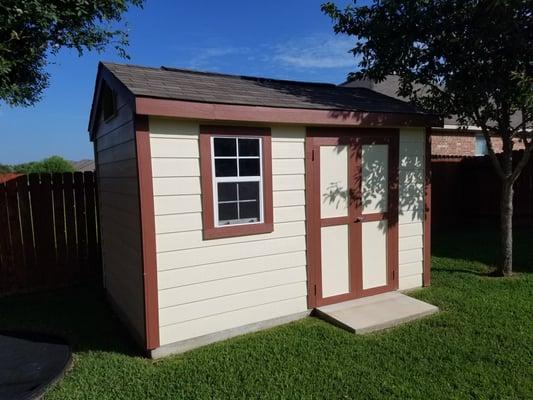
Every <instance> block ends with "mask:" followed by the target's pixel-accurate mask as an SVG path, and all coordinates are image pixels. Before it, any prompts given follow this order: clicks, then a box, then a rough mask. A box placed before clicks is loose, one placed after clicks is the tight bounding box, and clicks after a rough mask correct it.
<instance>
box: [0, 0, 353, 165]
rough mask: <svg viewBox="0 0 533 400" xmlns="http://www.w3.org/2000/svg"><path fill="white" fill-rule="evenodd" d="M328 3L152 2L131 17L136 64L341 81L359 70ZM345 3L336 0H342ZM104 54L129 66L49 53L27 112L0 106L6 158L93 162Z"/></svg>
mask: <svg viewBox="0 0 533 400" xmlns="http://www.w3.org/2000/svg"><path fill="white" fill-rule="evenodd" d="M322 2H323V0H269V1H263V2H257V1H250V0H234V1H233V0H228V1H216V0H210V1H209V0H196V1H187V2H185V1H162V0H147V2H146V4H145V7H144V9H131V10H130V11H129V12H128V13H127V14H126V15H125V16H124V20H125V21H127V23H128V26H129V30H130V47H129V48H128V53H129V55H130V57H131V60H129V61H127V62H130V63H134V64H141V65H150V66H156V67H158V66H161V65H166V66H174V67H185V68H194V69H199V70H206V71H218V72H225V73H235V74H245V75H258V76H266V77H272V78H281V79H296V80H310V81H323V82H332V83H340V82H342V81H343V80H344V79H345V78H346V75H347V74H348V72H350V71H353V70H354V69H355V68H356V67H355V65H356V62H355V59H354V57H353V56H352V55H351V54H349V53H348V50H349V49H350V48H351V47H353V42H354V41H353V39H350V38H348V37H345V36H336V35H335V34H334V33H333V30H332V22H331V20H330V19H329V18H328V17H327V16H325V15H323V14H322V13H321V11H320V4H321V3H322ZM345 3H346V0H343V1H340V0H337V4H345ZM99 60H107V61H116V62H126V61H125V60H122V59H120V58H119V57H118V56H117V55H116V54H115V53H114V52H113V51H112V50H111V49H110V50H109V51H106V52H105V53H103V54H96V53H94V54H93V53H88V54H85V55H84V56H83V57H81V58H78V57H77V55H76V53H74V52H72V51H63V52H61V53H60V54H59V55H58V56H57V57H54V58H52V59H51V61H53V64H52V65H50V66H49V68H48V71H49V72H50V74H51V81H50V87H49V88H48V89H47V90H46V92H45V93H44V96H43V99H42V100H41V102H39V103H38V104H37V105H36V106H34V107H31V108H9V107H7V106H6V105H5V104H2V103H0V143H1V145H0V163H4V164H13V163H19V162H26V161H31V160H36V159H42V158H44V157H48V156H50V155H54V154H58V155H61V156H63V157H65V158H67V159H71V160H78V159H82V158H93V150H92V143H90V141H89V138H88V134H87V123H88V115H89V110H90V106H91V100H92V92H93V87H94V79H95V76H96V69H97V64H98V61H99Z"/></svg>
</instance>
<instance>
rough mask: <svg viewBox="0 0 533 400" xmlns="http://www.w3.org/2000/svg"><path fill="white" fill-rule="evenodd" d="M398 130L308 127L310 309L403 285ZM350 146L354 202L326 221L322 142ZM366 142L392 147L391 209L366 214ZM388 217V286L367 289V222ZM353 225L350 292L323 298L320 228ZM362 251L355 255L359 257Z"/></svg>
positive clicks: (389, 206)
mask: <svg viewBox="0 0 533 400" xmlns="http://www.w3.org/2000/svg"><path fill="white" fill-rule="evenodd" d="M398 142H399V130H398V129H373V128H369V129H350V128H308V129H307V137H306V144H305V147H306V204H307V207H306V218H307V265H308V305H309V307H310V308H314V307H318V306H323V305H327V304H334V303H339V302H342V301H347V300H352V299H356V298H360V297H365V296H371V295H374V294H379V293H383V292H387V291H391V290H395V289H397V288H398V186H399V185H398V167H399V146H398ZM338 144H341V145H342V144H347V145H348V146H349V160H348V166H347V168H348V176H349V177H350V185H349V186H350V188H349V189H350V192H351V193H353V197H352V200H351V201H352V204H350V206H349V207H348V216H346V217H334V218H326V219H322V218H321V216H320V193H319V187H320V146H321V145H338ZM363 144H388V145H389V171H388V174H389V194H388V210H387V212H386V213H375V214H366V215H364V216H362V215H361V214H362V205H361V201H360V198H361V179H360V177H361V172H362V164H361V150H362V145H363ZM361 217H363V218H364V221H365V222H371V221H379V220H383V219H387V220H388V236H387V253H388V263H387V264H388V265H387V268H388V277H387V285H385V286H381V287H376V288H371V289H366V290H363V287H362V285H363V283H362V256H361V254H362V223H361V222H363V220H359V221H356V219H360V218H361ZM334 225H348V240H349V243H350V246H355V248H350V249H351V251H350V255H349V265H350V292H349V293H345V294H341V295H337V296H331V297H327V298H323V297H322V274H321V238H320V228H321V227H324V226H334ZM354 254H355V255H356V256H355V257H354V256H353V255H354Z"/></svg>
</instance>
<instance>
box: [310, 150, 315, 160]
mask: <svg viewBox="0 0 533 400" xmlns="http://www.w3.org/2000/svg"><path fill="white" fill-rule="evenodd" d="M311 161H315V150H311Z"/></svg>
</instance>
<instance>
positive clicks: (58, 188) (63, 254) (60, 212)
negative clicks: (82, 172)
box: [52, 173, 67, 282]
mask: <svg viewBox="0 0 533 400" xmlns="http://www.w3.org/2000/svg"><path fill="white" fill-rule="evenodd" d="M52 191H53V201H54V231H55V238H56V265H57V268H58V269H59V270H60V271H61V273H60V274H58V277H59V279H60V280H61V281H64V282H66V276H65V275H66V274H65V272H66V268H67V240H66V232H65V207H64V200H63V174H59V173H57V174H52Z"/></svg>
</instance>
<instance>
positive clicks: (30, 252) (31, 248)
mask: <svg viewBox="0 0 533 400" xmlns="http://www.w3.org/2000/svg"><path fill="white" fill-rule="evenodd" d="M16 181H17V192H18V197H19V212H20V226H21V227H22V246H23V247H24V274H25V282H26V284H27V285H31V281H32V279H34V275H35V245H34V241H33V223H32V216H31V204H30V194H29V187H28V176H27V175H21V176H19V177H17V178H16Z"/></svg>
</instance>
